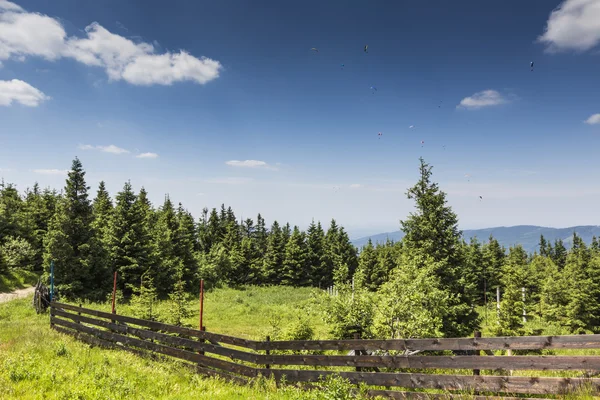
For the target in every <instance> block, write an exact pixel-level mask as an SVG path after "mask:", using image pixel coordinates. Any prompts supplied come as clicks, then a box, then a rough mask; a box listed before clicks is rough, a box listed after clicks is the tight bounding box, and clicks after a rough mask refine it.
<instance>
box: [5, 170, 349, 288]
mask: <svg viewBox="0 0 600 400" xmlns="http://www.w3.org/2000/svg"><path fill="white" fill-rule="evenodd" d="M89 190H90V188H89V187H88V186H87V184H86V181H85V171H84V169H83V167H82V164H81V162H80V161H79V160H78V159H75V160H74V161H73V164H72V168H71V171H70V172H69V175H68V179H67V180H66V185H65V187H64V189H63V190H62V192H61V193H58V192H56V191H55V190H50V189H45V190H43V191H41V190H40V188H39V186H38V185H37V184H36V185H34V187H33V189H31V190H27V191H26V192H25V194H24V195H23V196H21V195H20V194H19V193H18V191H17V190H16V188H15V187H14V186H13V185H10V184H5V183H4V182H3V183H2V185H1V186H0V273H2V271H3V270H6V269H7V268H13V269H15V268H22V269H30V270H33V271H35V272H40V273H42V272H44V273H45V274H46V277H47V275H48V272H49V266H50V262H51V261H54V263H55V282H56V287H57V289H58V292H59V293H60V294H61V295H62V296H65V297H68V298H90V299H102V298H104V296H105V295H106V294H107V293H108V292H110V291H111V289H112V281H111V277H112V273H113V272H114V271H117V272H118V276H119V279H118V286H119V289H120V290H122V291H123V293H124V294H125V296H128V295H130V294H132V292H133V291H134V290H135V289H136V288H139V286H140V284H141V282H142V280H143V278H142V276H144V278H148V279H147V281H148V282H150V279H151V280H152V281H153V282H154V285H155V286H156V290H157V292H158V294H159V295H166V294H169V293H171V292H172V291H173V289H174V287H175V285H176V284H177V283H183V284H184V286H185V289H186V290H187V291H197V290H198V284H199V280H200V279H205V280H206V283H207V285H208V286H209V287H210V286H211V285H220V284H226V285H233V286H235V285H244V284H254V285H265V284H282V285H291V286H315V287H326V286H330V285H332V284H333V283H334V279H338V280H348V279H349V277H350V276H351V275H352V274H353V273H354V270H355V269H356V266H357V264H358V258H357V251H356V249H355V248H354V246H352V244H351V243H350V240H349V238H348V234H347V233H346V232H345V230H344V228H343V227H340V226H338V225H337V224H336V222H335V221H334V220H332V221H331V223H330V226H329V228H328V229H327V231H325V230H324V229H323V227H322V226H321V224H320V223H319V222H317V223H315V222H313V223H311V224H310V226H309V227H308V229H307V231H305V232H304V231H301V230H300V229H299V228H298V227H297V226H294V227H292V226H290V224H289V223H287V224H285V225H283V224H279V223H278V222H277V221H275V222H273V224H272V225H271V226H270V227H267V226H266V225H265V220H264V219H263V218H262V216H261V215H260V214H259V215H258V216H257V218H256V222H255V221H254V220H252V219H250V218H248V219H245V220H244V221H238V219H237V218H236V216H235V214H234V212H233V210H232V209H231V208H225V206H221V209H220V210H217V209H212V210H211V211H209V210H208V209H204V210H203V214H202V216H201V217H200V218H199V220H198V221H196V220H194V218H193V217H192V215H191V214H190V213H189V212H188V211H187V210H186V209H185V208H184V207H183V206H182V204H181V203H179V204H178V205H175V204H174V203H173V202H172V201H171V199H170V198H169V197H168V196H166V197H165V201H164V203H163V204H162V205H161V206H160V207H158V209H155V208H154V207H153V206H152V204H151V203H150V201H149V200H148V194H147V192H146V191H145V189H143V188H142V189H141V190H140V191H139V193H137V194H136V193H135V192H134V191H133V189H132V187H131V184H130V183H129V182H127V183H125V185H124V187H123V189H122V190H121V191H120V192H119V193H117V194H116V196H115V199H114V200H113V199H111V198H110V196H109V194H108V192H107V191H106V188H105V184H104V182H100V185H99V187H98V190H97V192H96V194H95V197H94V198H93V200H92V199H91V198H90V197H91V196H90V194H89Z"/></svg>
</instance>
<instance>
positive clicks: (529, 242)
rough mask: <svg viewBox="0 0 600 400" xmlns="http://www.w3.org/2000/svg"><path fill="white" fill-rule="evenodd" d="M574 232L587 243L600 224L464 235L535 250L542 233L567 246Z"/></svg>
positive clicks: (394, 235) (396, 235) (360, 242)
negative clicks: (559, 240)
mask: <svg viewBox="0 0 600 400" xmlns="http://www.w3.org/2000/svg"><path fill="white" fill-rule="evenodd" d="M573 232H577V234H578V235H579V236H581V238H582V239H583V240H584V242H585V243H587V244H589V243H591V241H592V237H593V236H596V237H600V226H598V225H582V226H572V227H569V228H547V227H542V226H535V225H517V226H509V227H504V226H501V227H496V228H485V229H467V230H464V231H463V237H465V238H466V239H471V238H473V237H477V239H478V240H479V241H484V240H487V238H488V237H489V236H490V235H492V236H494V237H495V238H496V239H497V240H498V242H500V244H501V245H502V246H505V247H507V248H508V247H510V246H512V245H515V244H520V245H522V246H523V248H524V249H525V250H526V251H528V252H531V253H532V252H534V251H535V250H537V246H538V243H539V240H540V235H544V237H545V238H546V239H547V240H549V241H550V242H552V243H553V242H554V240H556V239H562V240H563V241H564V243H565V246H566V247H570V244H571V241H572V236H573ZM403 235H404V233H403V232H402V231H395V232H387V233H380V234H377V235H373V236H367V237H364V238H360V239H356V240H353V241H352V243H353V244H354V245H355V246H357V247H358V248H361V247H362V246H364V245H365V244H366V243H367V241H368V240H369V239H371V240H373V242H374V243H377V242H379V243H383V242H385V241H386V240H387V239H388V238H389V239H390V240H394V241H397V240H400V239H402V236H403Z"/></svg>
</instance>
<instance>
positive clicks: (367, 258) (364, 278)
mask: <svg viewBox="0 0 600 400" xmlns="http://www.w3.org/2000/svg"><path fill="white" fill-rule="evenodd" d="M378 266H379V265H378V260H377V254H376V252H375V248H374V247H373V242H372V241H371V239H369V241H368V242H367V244H366V245H365V246H364V247H363V248H362V250H361V252H360V256H359V258H358V269H357V270H356V274H355V275H354V276H355V279H354V280H355V284H358V285H359V286H361V287H365V288H367V289H368V290H371V291H375V290H377V288H378V285H377V284H376V283H374V282H373V274H375V273H376V270H377V268H378Z"/></svg>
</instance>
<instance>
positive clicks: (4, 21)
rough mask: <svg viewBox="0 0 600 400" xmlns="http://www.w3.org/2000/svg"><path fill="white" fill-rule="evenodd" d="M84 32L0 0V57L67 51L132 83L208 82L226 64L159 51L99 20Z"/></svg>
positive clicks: (62, 54) (55, 56)
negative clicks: (76, 32)
mask: <svg viewBox="0 0 600 400" xmlns="http://www.w3.org/2000/svg"><path fill="white" fill-rule="evenodd" d="M85 33H86V37H83V38H80V37H67V34H66V31H65V29H64V27H63V26H62V24H61V23H60V22H59V21H58V20H56V19H54V18H51V17H48V16H46V15H41V14H37V13H30V12H26V11H24V10H23V9H22V8H20V7H19V6H17V5H16V4H14V3H11V2H8V1H6V0H0V60H6V59H9V58H11V59H16V60H24V59H25V57H26V56H37V57H43V58H45V59H48V60H56V59H59V58H62V57H68V58H73V59H75V60H77V61H79V62H80V63H83V64H85V65H89V66H94V67H100V68H103V69H104V70H105V71H106V74H107V75H108V78H109V80H110V81H117V80H125V81H126V82H129V83H131V84H134V85H154V84H157V85H171V84H173V83H175V82H181V81H192V82H196V83H199V84H204V83H207V82H209V81H211V80H213V79H216V78H218V77H219V72H220V70H221V69H222V66H221V64H220V63H219V62H218V61H216V60H212V59H210V58H206V57H200V58H197V57H194V56H192V55H190V54H189V53H187V52H185V51H179V52H175V53H172V52H166V53H163V54H156V53H155V50H154V46H153V45H152V44H149V43H144V42H139V43H136V42H133V41H132V40H130V39H128V38H125V37H123V36H120V35H117V34H114V33H111V32H110V31H108V30H107V29H105V28H104V27H102V26H101V25H100V24H98V23H97V22H93V23H91V24H90V25H88V26H87V27H86V28H85Z"/></svg>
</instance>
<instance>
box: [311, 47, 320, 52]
mask: <svg viewBox="0 0 600 400" xmlns="http://www.w3.org/2000/svg"><path fill="white" fill-rule="evenodd" d="M311 50H312V51H314V52H315V53H318V52H319V49H317V48H316V47H313V48H312V49H311Z"/></svg>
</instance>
